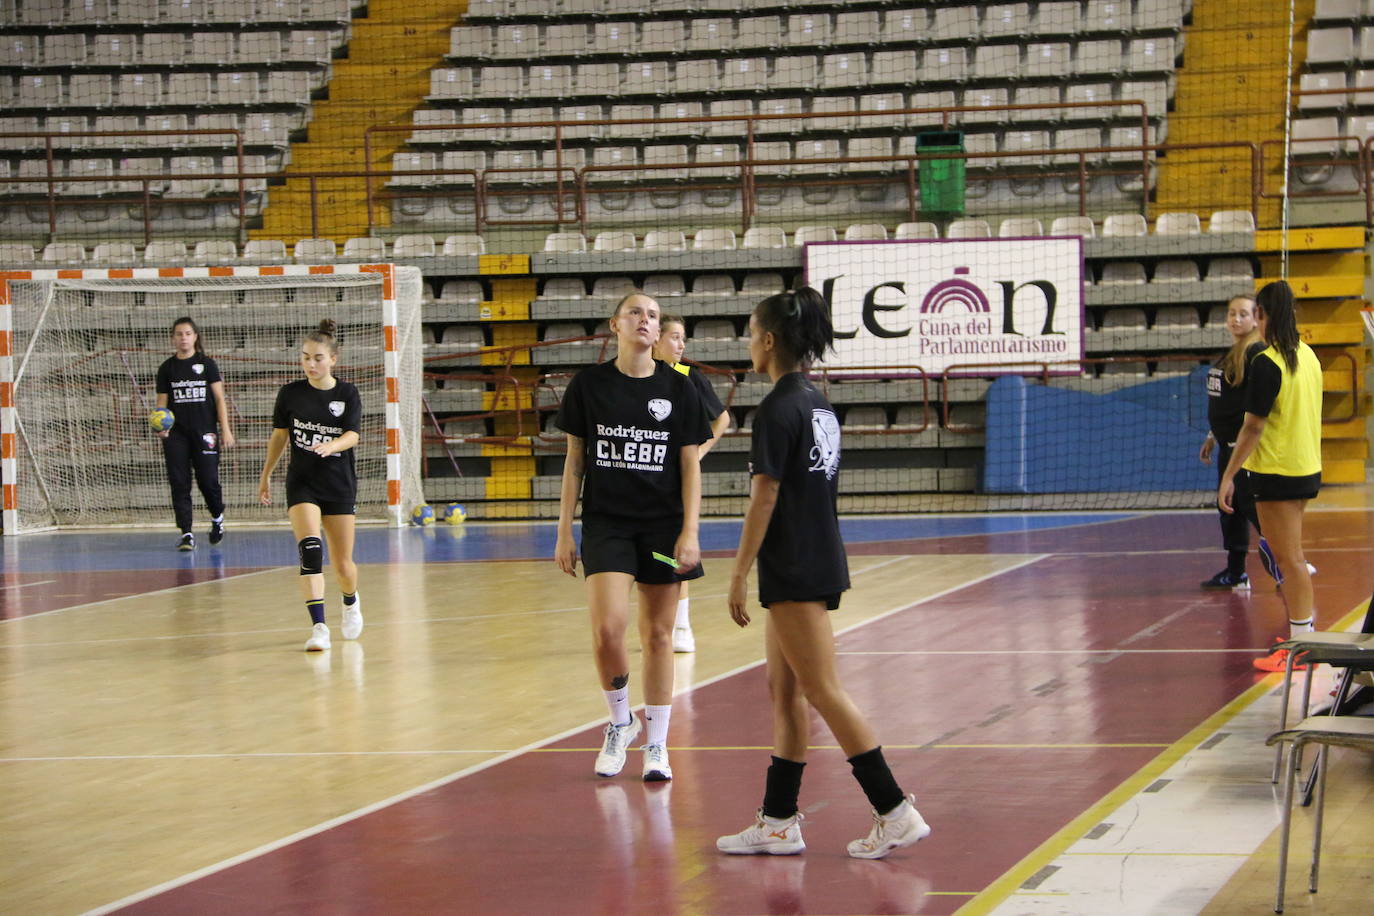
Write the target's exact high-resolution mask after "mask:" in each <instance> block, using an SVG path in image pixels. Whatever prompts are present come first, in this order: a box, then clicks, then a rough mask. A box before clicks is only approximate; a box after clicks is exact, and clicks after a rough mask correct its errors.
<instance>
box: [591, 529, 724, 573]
mask: <svg viewBox="0 0 1374 916" xmlns="http://www.w3.org/2000/svg"><path fill="white" fill-rule="evenodd" d="M681 532H682V521H681V520H680V519H670V520H669V521H668V522H666V523H663V522H658V523H646V522H636V521H630V520H627V519H611V518H607V517H605V516H591V517H590V518H583V519H582V574H583V575H586V576H594V575H596V574H597V573H604V572H619V573H628V574H629V575H631V576H634V580H635V581H636V582H639V583H642V584H644V585H671V584H672V583H674V582H686V581H688V580H690V579H700V578H701V576H702V570H701V564H697V566H696V567H695V568H694V569H691V570H689V571H688V572H686V573H684V574H681V575H679V574H678V572H677V570H675V569H673V568H672V567H671V566H669V565H668V564H667V563H664V562H663V561H662V560H656V559H654V556H653V555H654V554H655V553H661V554H663V555H664V556H665V557H671V556H672V555H673V548H674V547H675V546H676V545H677V537H678V535H679V534H680V533H681Z"/></svg>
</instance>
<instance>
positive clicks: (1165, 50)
mask: <svg viewBox="0 0 1374 916" xmlns="http://www.w3.org/2000/svg"><path fill="white" fill-rule="evenodd" d="M1125 67H1126V70H1127V71H1128V72H1130V73H1167V72H1171V71H1172V70H1173V69H1174V40H1173V38H1137V39H1135V40H1134V41H1132V42H1130V44H1128V45H1127V46H1126V60H1125Z"/></svg>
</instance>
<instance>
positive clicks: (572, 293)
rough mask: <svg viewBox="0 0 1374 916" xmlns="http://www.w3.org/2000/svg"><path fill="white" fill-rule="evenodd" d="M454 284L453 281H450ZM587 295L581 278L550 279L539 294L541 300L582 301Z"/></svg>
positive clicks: (545, 282)
mask: <svg viewBox="0 0 1374 916" xmlns="http://www.w3.org/2000/svg"><path fill="white" fill-rule="evenodd" d="M450 282H452V281H450ZM586 295H587V284H586V283H584V282H583V281H582V280H581V278H579V277H550V278H549V279H547V280H545V281H544V288H543V289H542V290H541V291H540V293H539V298H541V299H581V298H583V297H585V296H586Z"/></svg>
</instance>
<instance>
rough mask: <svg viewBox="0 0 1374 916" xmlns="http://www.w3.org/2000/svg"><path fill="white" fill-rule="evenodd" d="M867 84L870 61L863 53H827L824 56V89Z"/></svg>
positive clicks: (822, 86) (822, 61) (822, 64)
mask: <svg viewBox="0 0 1374 916" xmlns="http://www.w3.org/2000/svg"><path fill="white" fill-rule="evenodd" d="M867 84H868V63H867V60H866V59H865V57H864V55H863V54H861V53H848V54H827V55H826V56H825V57H824V58H822V60H821V88H822V89H843V88H845V87H849V86H864V85H867Z"/></svg>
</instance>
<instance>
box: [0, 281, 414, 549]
mask: <svg viewBox="0 0 1374 916" xmlns="http://www.w3.org/2000/svg"><path fill="white" fill-rule="evenodd" d="M420 290H421V279H420V272H419V270H418V269H416V268H412V267H395V266H392V265H364V266H360V265H329V266H308V265H285V266H273V267H232V268H228V267H226V268H219V267H216V268H206V267H199V268H197V267H185V268H138V269H125V270H61V271H56V270H52V271H12V272H8V273H3V274H0V334H4V336H5V337H7V338H9V339H8V341H7V342H8V344H9V346H8V348H0V393H3V396H0V421H2V422H3V430H0V432H3V441H4V452H3V462H2V463H0V478H3V484H4V532H5V534H14V533H19V532H23V531H31V530H37V529H43V528H51V527H84V526H101V525H150V524H161V523H163V522H167V523H170V522H171V520H172V515H171V511H170V508H171V496H170V489H169V485H168V482H167V474H166V470H165V466H164V462H163V454H162V447H161V443H160V440H159V438H158V437H157V435H156V434H155V433H153V432H152V431H151V430H150V429H149V427H148V423H147V417H148V412H149V411H150V410H151V409H152V407H153V406H154V405H155V403H156V396H157V395H156V378H157V370H158V367H159V366H160V365H161V364H162V362H163V361H164V360H166V359H167V358H168V357H169V356H170V355H172V344H171V329H172V324H173V322H175V321H176V320H177V319H178V318H181V317H183V316H189V317H191V318H193V319H194V320H195V322H196V324H197V325H198V326H199V327H200V331H201V342H202V344H203V346H204V349H205V352H206V354H207V355H208V356H209V357H211V358H212V359H214V360H215V362H216V364H217V365H218V366H219V370H220V373H221V375H222V377H223V380H224V391H225V397H226V401H227V407H228V411H229V419H230V424H231V426H232V428H233V432H234V435H235V437H236V439H237V446H236V447H235V448H232V449H222V450H221V455H220V481H221V484H222V486H223V490H224V498H225V504H226V512H227V515H228V517H229V518H230V519H232V520H233V522H234V523H243V522H255V521H256V522H267V521H279V520H280V519H281V518H282V517H283V515H284V509H285V506H284V502H283V501H284V498H285V493H284V487H283V478H284V474H285V468H286V464H287V462H288V460H289V456H283V459H282V461H281V463H280V464H279V466H278V468H277V471H276V475H275V478H274V487H273V496H274V503H273V505H272V506H270V507H263V506H261V505H259V503H258V500H257V483H258V476H259V474H260V473H261V470H262V462H263V458H264V456H265V454H266V444H267V440H268V437H269V436H270V434H271V432H272V408H273V405H274V403H275V401H276V395H277V392H278V390H279V389H280V388H281V386H282V385H284V384H285V383H287V382H290V381H294V380H296V379H299V378H302V377H303V375H302V371H301V367H300V356H299V354H300V341H301V339H302V337H303V335H304V334H305V333H306V332H308V331H310V330H312V329H314V328H315V327H316V326H318V324H319V322H320V321H321V320H322V319H324V318H332V319H334V320H335V321H336V322H337V323H338V326H339V332H338V339H339V341H340V344H341V352H340V359H339V364H338V366H336V368H335V374H336V375H337V376H338V377H339V378H340V379H343V380H346V381H348V382H351V383H353V384H354V385H356V386H357V387H358V390H359V394H360V395H361V398H362V403H363V427H362V430H361V441H360V442H359V444H358V446H357V452H356V462H357V469H358V516H359V518H360V519H371V520H378V521H381V520H385V521H388V522H390V523H392V524H399V523H400V522H401V520H402V518H403V513H404V508H405V507H409V506H413V505H415V504H417V503H420V502H423V494H422V488H421V480H420V465H419V435H420V431H419V411H418V408H417V406H416V405H418V404H419V392H420V385H421V380H420V379H421V362H422V342H421V336H420V300H421V293H420ZM193 499H194V500H195V502H196V504H197V506H198V507H199V505H200V497H199V494H193ZM202 511H203V510H202Z"/></svg>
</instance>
